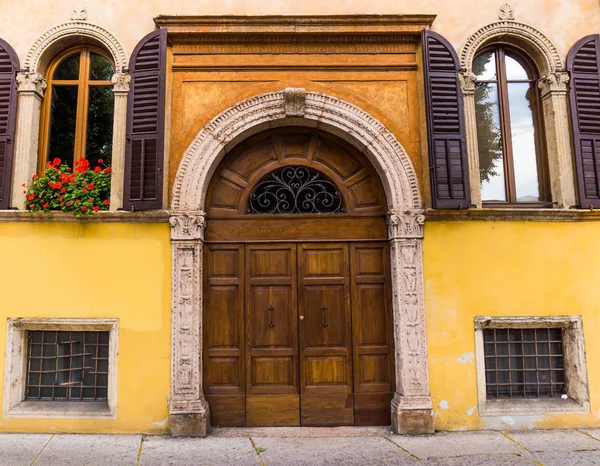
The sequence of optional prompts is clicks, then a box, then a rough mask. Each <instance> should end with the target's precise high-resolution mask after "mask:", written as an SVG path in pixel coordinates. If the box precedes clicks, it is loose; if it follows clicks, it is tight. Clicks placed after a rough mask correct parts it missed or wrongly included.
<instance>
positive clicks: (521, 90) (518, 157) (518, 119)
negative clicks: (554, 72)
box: [508, 83, 540, 202]
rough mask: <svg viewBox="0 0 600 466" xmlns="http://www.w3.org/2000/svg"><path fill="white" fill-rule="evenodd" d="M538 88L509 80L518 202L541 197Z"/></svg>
mask: <svg viewBox="0 0 600 466" xmlns="http://www.w3.org/2000/svg"><path fill="white" fill-rule="evenodd" d="M534 95H535V87H533V85H530V84H529V83H508V104H509V107H510V129H511V133H512V134H511V135H512V147H513V159H514V166H515V187H516V190H517V201H519V202H523V201H525V202H527V201H529V202H531V201H539V200H540V188H539V182H538V167H537V156H536V144H535V141H536V137H535V126H534V124H533V113H532V106H533V105H535V98H534V97H533V96H534Z"/></svg>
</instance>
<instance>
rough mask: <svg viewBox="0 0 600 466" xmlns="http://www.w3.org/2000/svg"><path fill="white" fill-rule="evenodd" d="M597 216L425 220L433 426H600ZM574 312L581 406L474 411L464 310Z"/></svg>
mask: <svg viewBox="0 0 600 466" xmlns="http://www.w3.org/2000/svg"><path fill="white" fill-rule="evenodd" d="M598 237H600V223H598V222H594V223H537V222H535V223H534V222H530V223H528V222H452V223H443V222H439V223H438V222H429V223H426V225H425V240H424V241H425V242H424V268H425V309H426V313H427V338H428V347H429V376H430V380H431V391H432V395H433V404H434V412H435V427H436V429H439V430H461V429H507V428H566V427H584V426H599V425H600V340H599V339H598V338H597V335H598V333H599V332H600V266H599V264H600V243H598ZM478 315H491V316H511V315H516V316H540V315H581V316H583V330H584V335H585V346H586V350H587V367H588V377H589V391H590V398H591V414H587V415H540V416H492V417H490V416H485V417H479V416H478V413H477V384H476V370H475V357H474V352H475V342H474V330H473V319H474V317H475V316H478Z"/></svg>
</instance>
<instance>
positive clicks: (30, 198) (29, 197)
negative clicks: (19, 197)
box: [27, 193, 35, 201]
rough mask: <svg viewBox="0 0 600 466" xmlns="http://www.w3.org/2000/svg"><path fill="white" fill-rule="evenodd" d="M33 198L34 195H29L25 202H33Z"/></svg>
mask: <svg viewBox="0 0 600 466" xmlns="http://www.w3.org/2000/svg"><path fill="white" fill-rule="evenodd" d="M34 197H35V194H33V193H31V194H30V195H29V196H27V200H28V201H33V198H34Z"/></svg>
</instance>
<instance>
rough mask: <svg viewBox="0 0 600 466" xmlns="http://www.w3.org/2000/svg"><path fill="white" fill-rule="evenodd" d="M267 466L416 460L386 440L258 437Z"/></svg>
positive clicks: (258, 446) (409, 463)
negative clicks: (263, 449)
mask: <svg viewBox="0 0 600 466" xmlns="http://www.w3.org/2000/svg"><path fill="white" fill-rule="evenodd" d="M253 440H254V443H255V445H256V447H257V448H265V449H266V450H265V451H263V452H261V453H260V456H261V458H262V460H263V461H264V463H265V464H266V465H267V466H270V465H285V466H312V465H315V466H322V465H325V466H327V465H331V466H333V465H335V466H337V465H344V466H350V465H352V466H355V465H356V466H358V465H369V466H371V465H386V464H389V465H417V464H418V463H417V461H415V460H414V459H413V458H411V457H410V456H409V455H408V454H406V453H405V452H404V451H402V450H401V449H400V448H398V447H397V446H396V445H394V444H392V443H391V442H389V441H388V440H387V439H385V438H383V437H364V438H360V439H357V438H348V437H338V438H336V439H335V440H334V439H332V438H269V437H264V438H256V439H253Z"/></svg>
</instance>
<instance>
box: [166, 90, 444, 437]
mask: <svg viewBox="0 0 600 466" xmlns="http://www.w3.org/2000/svg"><path fill="white" fill-rule="evenodd" d="M278 126H304V127H312V128H319V129H321V130H323V131H325V132H330V133H332V134H335V135H337V136H338V137H341V138H342V139H344V140H346V141H348V142H349V143H351V144H352V145H354V146H355V147H356V148H358V149H359V150H361V151H362V152H363V153H364V154H365V156H367V158H368V159H369V160H370V161H371V163H372V164H373V166H374V167H375V169H376V170H377V172H378V174H379V176H380V178H381V181H382V183H383V186H384V189H385V191H386V197H387V203H388V209H389V211H388V214H387V217H388V219H387V220H388V221H387V223H388V238H389V241H390V256H391V271H392V277H391V280H392V296H393V297H392V301H393V302H392V308H393V318H394V343H395V364H396V365H395V377H396V393H395V394H394V398H393V400H392V403H391V410H392V428H393V430H394V431H395V432H397V433H404V434H423V433H432V432H433V430H434V429H433V411H432V404H431V394H430V391H429V374H428V363H427V340H426V328H425V309H424V303H423V300H424V293H423V246H422V243H423V225H424V222H425V216H424V211H423V208H422V199H421V194H420V192H419V186H418V180H417V177H416V174H415V170H414V168H413V166H412V164H411V162H410V158H409V156H408V154H407V153H406V151H405V150H404V148H403V147H402V145H401V144H400V143H399V142H398V140H397V139H396V137H395V136H394V135H393V134H392V133H391V132H390V131H389V130H388V129H387V128H386V127H385V126H384V125H383V124H382V123H380V122H379V121H378V120H377V119H375V118H374V117H373V116H371V115H369V114H368V113H366V112H364V111H363V110H361V109H360V108H358V107H356V106H354V105H352V104H350V103H348V102H345V101H343V100H340V99H338V98H335V97H332V96H329V95H325V94H321V93H316V92H308V91H306V90H305V89H297V88H288V89H285V90H282V91H278V92H271V93H267V94H262V95H259V96H255V97H252V98H249V99H246V100H243V101H241V102H239V103H237V104H236V105H234V106H233V107H230V108H229V109H227V110H225V111H224V112H223V113H221V114H220V115H218V116H217V117H215V118H214V119H213V120H212V121H211V122H210V123H209V124H208V125H206V126H205V127H204V128H203V129H202V130H201V131H200V132H199V133H198V135H197V136H196V138H195V139H194V141H193V142H192V144H191V145H190V147H189V148H188V150H187V151H186V153H185V155H184V157H183V159H182V161H181V163H180V165H179V169H178V171H177V176H176V178H175V183H174V188H173V201H172V205H171V210H172V213H171V218H170V224H171V244H172V250H173V259H172V260H173V270H172V277H173V283H172V289H173V304H172V354H171V405H170V413H169V416H170V425H171V434H172V435H188V436H200V437H203V436H206V435H207V434H208V433H209V431H210V413H209V406H208V403H207V401H206V399H205V398H204V393H203V381H202V331H203V330H202V298H203V296H202V273H203V270H202V268H203V244H204V229H205V227H206V218H205V214H204V211H203V209H204V203H205V200H206V192H207V190H208V186H209V183H210V181H211V178H212V175H213V173H214V172H215V170H216V168H217V166H218V165H219V163H220V161H221V160H222V159H223V157H224V155H225V154H226V153H227V152H228V151H229V150H230V149H231V148H232V147H234V146H235V145H236V144H237V143H239V142H240V141H242V140H244V139H246V138H247V137H249V136H250V135H252V134H256V133H258V132H260V131H264V130H266V129H269V128H273V127H278Z"/></svg>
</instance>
